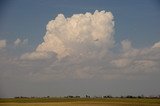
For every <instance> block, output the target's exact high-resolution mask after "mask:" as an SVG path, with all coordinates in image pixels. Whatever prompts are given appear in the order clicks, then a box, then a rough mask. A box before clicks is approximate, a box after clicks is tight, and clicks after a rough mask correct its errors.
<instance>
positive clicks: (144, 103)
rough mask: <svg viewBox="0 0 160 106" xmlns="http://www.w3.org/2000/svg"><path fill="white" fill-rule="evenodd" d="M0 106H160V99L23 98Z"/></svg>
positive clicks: (5, 101)
mask: <svg viewBox="0 0 160 106" xmlns="http://www.w3.org/2000/svg"><path fill="white" fill-rule="evenodd" d="M0 106H160V99H144V98H143V99H137V98H134V99H133V98H132V99H129V98H26V99H24V98H22V99H0Z"/></svg>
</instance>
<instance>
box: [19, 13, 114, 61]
mask: <svg viewBox="0 0 160 106" xmlns="http://www.w3.org/2000/svg"><path fill="white" fill-rule="evenodd" d="M113 27H114V21H113V15H112V13H111V12H105V11H100V12H99V11H97V10H96V11H95V12H94V13H93V14H92V13H89V12H87V13H85V14H74V15H73V16H71V17H69V18H65V17H64V15H63V14H59V15H58V16H57V17H56V18H55V19H54V20H51V21H50V22H49V23H48V25H47V27H46V30H47V32H46V34H45V36H44V38H43V39H44V41H43V42H42V43H41V44H40V45H39V46H38V47H37V48H36V51H34V52H38V53H34V54H37V55H39V53H44V55H45V56H42V55H41V56H42V57H46V53H47V52H54V53H56V54H57V57H58V59H62V58H64V57H66V56H74V55H84V56H85V55H89V54H90V53H96V52H101V51H104V52H105V51H107V50H108V49H109V48H112V47H113V46H114V39H113V32H114V28H113ZM31 55H33V53H31ZM27 57H28V58H30V57H32V56H30V55H29V54H28V55H26V54H25V55H24V56H22V58H27ZM38 57H39V56H38Z"/></svg>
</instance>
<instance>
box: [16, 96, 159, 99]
mask: <svg viewBox="0 0 160 106" xmlns="http://www.w3.org/2000/svg"><path fill="white" fill-rule="evenodd" d="M14 98H159V99H160V95H158V96H144V95H139V96H132V95H127V96H120V97H118V96H117V97H114V96H112V95H106V96H89V95H85V96H84V97H81V96H78V95H77V96H72V95H68V96H64V97H51V96H44V97H35V96H31V97H25V96H17V97H14Z"/></svg>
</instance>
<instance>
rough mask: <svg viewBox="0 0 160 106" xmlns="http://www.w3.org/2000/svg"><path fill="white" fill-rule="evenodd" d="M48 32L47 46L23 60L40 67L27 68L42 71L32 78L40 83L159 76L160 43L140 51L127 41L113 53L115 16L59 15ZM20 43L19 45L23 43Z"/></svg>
mask: <svg viewBox="0 0 160 106" xmlns="http://www.w3.org/2000/svg"><path fill="white" fill-rule="evenodd" d="M46 30H47V32H46V34H45V36H44V37H43V39H44V40H43V42H42V43H41V44H39V45H38V46H37V47H36V49H35V51H33V52H31V53H25V54H23V55H22V56H21V60H22V61H23V60H24V61H23V62H24V63H25V62H26V63H27V62H28V64H29V63H30V61H32V62H35V63H36V65H37V67H35V66H34V65H32V64H30V67H28V66H27V67H26V68H27V69H28V68H32V67H33V69H29V70H38V71H35V72H31V74H29V75H30V76H32V78H35V79H36V80H37V79H42V80H43V79H52V78H65V77H69V78H83V79H84V78H99V77H100V78H104V79H113V78H117V77H124V76H134V75H138V74H139V73H141V74H142V73H145V74H146V73H150V72H158V70H159V68H160V67H159V64H160V61H159V60H160V42H157V43H155V44H154V45H153V46H151V47H146V48H141V49H140V48H139V49H137V48H134V47H133V46H132V43H131V41H129V40H123V41H121V43H120V45H121V46H120V48H119V49H118V50H117V51H116V53H115V52H113V51H112V50H114V49H116V48H114V47H115V45H114V43H115V41H114V36H113V33H114V21H113V15H112V13H111V12H105V11H100V12H99V11H95V12H94V13H88V12H87V13H85V14H74V15H73V16H71V17H69V18H65V16H64V15H63V14H59V15H58V16H57V17H56V18H55V19H54V20H51V21H50V22H49V23H48V24H47V27H46ZM16 41H17V42H16V44H18V45H19V44H21V42H22V41H21V40H18V39H17V40H16ZM25 60H27V61H25ZM28 60H30V61H28ZM33 60H37V61H33ZM38 60H40V61H38ZM41 60H42V61H41ZM44 61H45V62H44ZM23 62H22V63H23ZM39 62H40V63H41V62H44V63H43V64H40V63H39ZM22 63H20V64H22ZM26 63H25V64H23V65H22V66H25V65H26ZM39 64H40V65H39ZM135 73H136V74H135Z"/></svg>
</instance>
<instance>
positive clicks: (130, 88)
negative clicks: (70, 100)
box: [0, 0, 160, 97]
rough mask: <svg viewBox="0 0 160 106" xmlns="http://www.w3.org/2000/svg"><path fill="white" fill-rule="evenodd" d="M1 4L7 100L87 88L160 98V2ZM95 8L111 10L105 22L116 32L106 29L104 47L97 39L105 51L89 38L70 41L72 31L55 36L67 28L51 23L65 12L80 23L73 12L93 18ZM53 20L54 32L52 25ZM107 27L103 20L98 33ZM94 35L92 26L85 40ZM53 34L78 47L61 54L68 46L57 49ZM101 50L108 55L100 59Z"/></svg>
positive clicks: (2, 88) (35, 0) (31, 0)
mask: <svg viewBox="0 0 160 106" xmlns="http://www.w3.org/2000/svg"><path fill="white" fill-rule="evenodd" d="M0 4H1V5H0V7H1V8H0V9H1V10H0V60H1V62H0V68H1V70H0V74H1V75H0V79H1V81H0V97H14V96H46V95H50V96H66V95H71V94H73V95H82V96H83V95H85V94H86V93H88V94H89V95H92V96H94V95H103V94H106V95H107V94H111V95H118V96H121V95H127V94H131V95H141V94H144V95H152V94H153V95H157V94H158V93H159V92H160V90H159V89H160V86H159V85H158V84H157V83H158V81H159V80H160V79H159V75H160V72H159V69H160V67H159V66H160V65H159V64H160V55H159V54H160V30H159V29H160V21H159V19H160V12H159V11H160V2H159V1H158V0H12V1H11V0H8V1H7V0H6V1H1V2H0ZM95 10H99V13H97V14H98V15H99V17H101V15H102V17H103V16H105V13H103V12H102V14H101V13H100V11H102V10H105V11H106V15H107V16H106V19H105V20H104V23H105V22H107V27H106V30H107V31H108V30H111V31H110V32H107V31H106V32H105V34H104V35H103V33H102V34H101V32H99V34H100V35H103V36H104V37H106V35H107V36H109V37H111V38H110V39H109V40H108V39H107V40H105V46H104V47H102V46H103V43H102V42H100V40H101V38H100V37H99V38H98V37H97V38H96V39H94V41H96V40H97V41H98V42H100V45H101V46H100V47H99V48H98V47H96V46H92V45H94V44H93V43H92V41H91V39H89V41H87V40H86V41H84V42H85V44H86V45H87V46H85V45H83V44H79V43H75V42H72V41H65V40H64V38H65V36H71V35H69V33H70V32H69V31H68V33H65V32H64V34H66V35H61V34H59V33H61V32H59V33H58V34H57V35H55V32H56V31H58V30H59V29H61V28H63V25H62V26H57V27H58V29H57V30H55V29H52V28H53V27H52V26H54V24H53V23H52V24H51V25H50V26H49V24H48V22H49V21H51V20H52V22H55V21H54V20H57V21H58V18H57V17H59V19H61V18H63V16H64V17H65V19H67V18H70V19H71V20H73V21H74V19H73V18H72V16H73V15H74V14H85V13H86V12H89V13H91V14H92V15H93V17H94V12H95ZM109 12H111V14H112V15H111V14H110V13H109ZM58 14H63V16H62V15H61V16H58ZM92 15H91V17H92ZM84 16H86V15H84ZM112 16H113V18H110V17H112ZM78 17H79V19H80V20H81V21H83V18H80V16H78ZM97 20H99V19H97ZM97 20H96V21H97ZM107 20H108V21H107ZM112 22H114V24H113V23H112ZM66 23H67V24H65V22H64V23H63V24H64V25H66V27H67V25H70V24H69V23H68V21H66ZM47 25H48V26H49V28H51V29H48V30H47V29H46V26H47ZM81 27H82V28H83V25H82V26H81ZM101 27H103V25H100V26H97V28H95V29H94V30H96V29H98V28H101ZM104 27H105V26H104ZM112 27H114V28H112ZM65 30H67V29H65ZM75 30H77V29H76V28H75V29H74V30H73V31H75ZM52 31H53V32H52ZM78 31H79V30H78ZM62 32H63V31H62ZM75 32H76V31H75ZM88 32H92V30H91V29H88V31H86V32H85V33H87V34H88V35H87V34H85V33H84V34H81V35H79V36H81V37H82V39H83V37H84V35H87V36H89V35H90V33H88ZM48 33H49V34H51V36H52V37H51V36H50V37H51V38H50V37H49V35H48ZM92 33H94V31H93V32H92ZM54 35H55V36H62V38H59V40H60V41H62V42H63V43H64V45H63V46H66V48H69V49H72V50H73V52H72V53H70V52H64V53H63V54H62V53H61V51H58V50H60V49H61V50H62V49H64V48H62V47H59V48H60V49H55V48H58V47H56V43H54V42H56V40H55V39H54V38H53V36H54ZM97 36H99V35H97ZM43 37H44V38H45V37H46V39H43ZM47 38H48V39H49V40H47ZM107 38H108V37H107ZM74 39H75V38H74ZM52 40H53V42H52ZM75 40H76V39H75ZM50 41H51V42H52V44H50V43H49V42H50ZM43 44H44V45H43ZM73 45H74V46H73ZM104 49H106V50H104ZM85 50H86V51H85ZM82 51H84V52H82ZM97 51H98V52H97ZM62 52H63V50H62ZM87 53H90V54H87ZM68 54H69V56H68ZM102 54H104V55H103V56H104V57H103V59H100V58H101V56H102ZM82 55H84V57H83V56H82ZM76 56H77V57H76ZM81 56H82V57H81ZM85 56H88V57H85ZM92 56H93V57H92ZM92 66H93V67H92ZM65 70H66V71H65ZM75 70H76V71H75ZM77 70H80V71H77ZM90 70H93V71H90ZM123 70H124V71H123ZM127 70H129V71H127ZM71 73H73V75H72V74H71ZM103 75H104V76H103ZM87 77H88V78H87ZM103 77H104V78H103ZM101 78H102V79H101ZM148 82H149V84H148ZM55 85H56V86H55ZM80 86H81V87H80ZM153 86H154V88H152V87H153ZM10 88H12V89H10ZM64 88H66V89H64ZM116 88H119V89H116ZM28 89H29V90H30V91H28ZM37 89H38V90H37ZM53 89H55V90H53ZM99 91H102V92H99Z"/></svg>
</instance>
